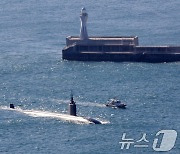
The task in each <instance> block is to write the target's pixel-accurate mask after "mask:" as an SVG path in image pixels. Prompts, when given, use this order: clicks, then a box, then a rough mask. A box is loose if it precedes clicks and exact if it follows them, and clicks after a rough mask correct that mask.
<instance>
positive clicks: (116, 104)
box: [106, 99, 126, 109]
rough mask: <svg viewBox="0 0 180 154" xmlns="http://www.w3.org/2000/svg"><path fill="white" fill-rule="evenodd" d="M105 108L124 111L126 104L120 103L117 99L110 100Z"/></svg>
mask: <svg viewBox="0 0 180 154" xmlns="http://www.w3.org/2000/svg"><path fill="white" fill-rule="evenodd" d="M106 106H107V107H112V108H122V109H125V108H126V104H124V103H122V102H121V101H120V100H118V99H110V100H109V101H108V102H107V104H106Z"/></svg>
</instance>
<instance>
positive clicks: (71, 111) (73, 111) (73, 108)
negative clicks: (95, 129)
mask: <svg viewBox="0 0 180 154" xmlns="http://www.w3.org/2000/svg"><path fill="white" fill-rule="evenodd" d="M69 114H70V115H72V116H76V104H75V102H74V100H73V94H72V93H71V102H70V103H69Z"/></svg>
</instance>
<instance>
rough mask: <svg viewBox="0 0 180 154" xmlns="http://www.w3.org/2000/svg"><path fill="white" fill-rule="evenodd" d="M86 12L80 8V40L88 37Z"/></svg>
mask: <svg viewBox="0 0 180 154" xmlns="http://www.w3.org/2000/svg"><path fill="white" fill-rule="evenodd" d="M87 18H88V14H87V13H86V9H85V8H82V9H81V14H80V20H81V29H80V39H81V40H87V39H88V33H87V28H86V22H87Z"/></svg>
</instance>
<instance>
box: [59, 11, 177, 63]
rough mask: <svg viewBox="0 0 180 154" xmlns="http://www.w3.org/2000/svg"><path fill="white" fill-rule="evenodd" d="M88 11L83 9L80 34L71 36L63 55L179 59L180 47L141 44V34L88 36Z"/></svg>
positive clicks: (81, 58) (101, 58) (84, 58)
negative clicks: (138, 35) (139, 39)
mask: <svg viewBox="0 0 180 154" xmlns="http://www.w3.org/2000/svg"><path fill="white" fill-rule="evenodd" d="M87 18H88V14H87V13H86V10H85V8H82V10H81V14H80V19H81V28H80V36H79V37H78V36H68V37H67V38H66V47H64V49H63V50H62V58H63V59H66V60H78V61H116V62H125V61H130V62H152V63H158V62H176V61H180V46H140V45H139V41H138V37H137V36H110V37H109V36H101V37H97V36H95V37H88V33H87V28H86V21H87Z"/></svg>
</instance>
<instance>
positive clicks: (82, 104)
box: [51, 99, 106, 107]
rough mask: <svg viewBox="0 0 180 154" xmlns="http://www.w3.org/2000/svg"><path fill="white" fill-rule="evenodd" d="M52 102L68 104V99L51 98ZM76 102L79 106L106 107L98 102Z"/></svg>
mask: <svg viewBox="0 0 180 154" xmlns="http://www.w3.org/2000/svg"><path fill="white" fill-rule="evenodd" d="M51 100H52V101H53V102H56V103H59V104H68V103H69V100H62V99H51ZM76 104H78V105H81V106H92V107H106V105H104V104H100V103H94V102H81V101H77V102H76Z"/></svg>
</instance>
